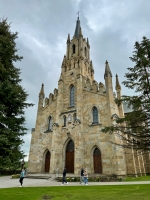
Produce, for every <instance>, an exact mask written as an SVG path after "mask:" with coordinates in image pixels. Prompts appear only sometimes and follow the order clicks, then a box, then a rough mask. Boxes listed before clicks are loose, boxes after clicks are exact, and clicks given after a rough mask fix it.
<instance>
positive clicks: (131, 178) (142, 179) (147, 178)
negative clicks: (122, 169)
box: [126, 176, 150, 181]
mask: <svg viewBox="0 0 150 200" xmlns="http://www.w3.org/2000/svg"><path fill="white" fill-rule="evenodd" d="M126 181H150V176H141V177H137V178H135V177H127V178H126Z"/></svg>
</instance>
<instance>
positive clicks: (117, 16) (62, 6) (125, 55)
mask: <svg viewBox="0 0 150 200" xmlns="http://www.w3.org/2000/svg"><path fill="white" fill-rule="evenodd" d="M78 10H79V11H81V12H80V20H81V27H82V32H83V36H84V37H88V38H89V42H90V46H91V59H92V61H93V66H94V70H95V79H96V81H98V82H100V81H101V82H104V70H105V61H106V59H107V60H108V61H109V65H110V68H111V71H112V74H113V85H114V88H115V75H116V73H117V74H118V76H119V80H120V83H121V82H122V81H123V80H124V74H125V73H126V72H127V67H130V66H132V65H133V63H132V62H131V61H130V59H129V56H131V55H132V51H133V46H134V43H135V41H137V40H138V41H141V40H142V37H143V36H146V37H148V38H150V29H149V19H150V3H149V1H147V0H143V1H137V0H132V1H131V0H122V1H120V0H115V1H110V0H101V1H100V0H76V1H75V0H65V1H62V0H55V1H54V0H32V1H30V0H26V1H20V0H13V1H12V0H7V1H6V0H0V13H1V17H2V16H4V17H8V21H9V22H12V24H11V30H12V31H13V32H14V31H17V32H19V38H18V39H17V40H16V42H17V47H18V48H19V54H20V55H22V56H23V57H24V59H23V60H22V61H21V62H18V63H16V66H17V67H20V68H21V69H22V74H21V78H22V83H21V84H22V86H23V87H24V88H25V90H26V91H27V92H28V94H29V96H28V102H32V103H34V104H35V106H34V107H33V108H28V109H27V110H26V111H25V113H26V114H25V115H26V127H27V128H29V129H31V128H33V127H34V126H35V120H36V112H37V105H38V94H39V91H40V88H41V84H42V82H43V83H44V89H45V95H46V96H48V95H49V93H50V92H53V90H54V88H57V86H58V79H59V76H60V72H61V63H62V59H63V56H64V54H65V53H66V39H67V35H68V33H70V35H71V37H72V36H73V34H74V30H75V24H76V22H75V21H76V18H77V15H76V13H77V11H78ZM122 93H123V94H129V93H130V94H132V93H133V91H128V89H127V88H125V87H124V86H122ZM30 138H31V133H30V130H29V131H28V133H27V135H26V136H24V139H25V144H24V145H23V147H22V149H24V151H25V152H26V153H27V154H28V152H29V146H30Z"/></svg>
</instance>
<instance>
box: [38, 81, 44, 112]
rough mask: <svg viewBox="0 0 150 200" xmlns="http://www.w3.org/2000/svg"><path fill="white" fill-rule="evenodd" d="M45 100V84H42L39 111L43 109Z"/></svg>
mask: <svg viewBox="0 0 150 200" xmlns="http://www.w3.org/2000/svg"><path fill="white" fill-rule="evenodd" d="M44 98H45V94H44V84H43V83H42V86H41V90H40V93H39V103H38V110H39V109H41V108H42V107H43V101H44Z"/></svg>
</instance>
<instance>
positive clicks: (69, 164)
mask: <svg viewBox="0 0 150 200" xmlns="http://www.w3.org/2000/svg"><path fill="white" fill-rule="evenodd" d="M66 170H67V172H68V173H74V142H73V141H72V140H71V141H69V143H68V145H67V148H66Z"/></svg>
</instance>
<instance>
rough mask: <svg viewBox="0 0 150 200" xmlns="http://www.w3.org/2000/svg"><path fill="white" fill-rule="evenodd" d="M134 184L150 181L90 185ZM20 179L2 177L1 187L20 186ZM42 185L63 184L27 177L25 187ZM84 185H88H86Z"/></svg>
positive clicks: (92, 183) (0, 178) (94, 183)
mask: <svg viewBox="0 0 150 200" xmlns="http://www.w3.org/2000/svg"><path fill="white" fill-rule="evenodd" d="M133 184H150V181H137V182H89V185H133ZM19 185H20V183H19V179H11V176H3V177H0V188H12V187H19ZM40 186H42V187H43V186H61V183H60V182H56V181H55V180H51V179H48V180H47V179H30V178H25V179H24V181H23V187H40ZM68 186H80V183H79V182H69V184H68V185H66V186H61V187H68ZM83 187H88V186H84V185H83Z"/></svg>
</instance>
